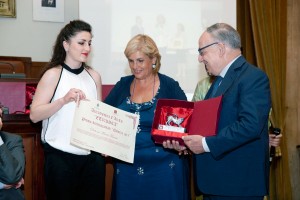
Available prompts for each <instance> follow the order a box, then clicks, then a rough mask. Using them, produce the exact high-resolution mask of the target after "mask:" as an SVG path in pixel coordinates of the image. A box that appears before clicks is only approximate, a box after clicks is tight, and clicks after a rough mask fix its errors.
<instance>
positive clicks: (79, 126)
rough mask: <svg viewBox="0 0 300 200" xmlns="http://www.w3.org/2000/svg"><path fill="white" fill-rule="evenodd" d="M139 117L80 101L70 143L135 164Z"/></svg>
mask: <svg viewBox="0 0 300 200" xmlns="http://www.w3.org/2000/svg"><path fill="white" fill-rule="evenodd" d="M138 122H139V116H138V115H136V114H132V113H129V112H126V111H123V110H120V109H117V108H115V107H112V106H110V105H107V104H105V103H103V102H101V101H97V100H88V101H80V105H79V106H78V107H77V108H76V110H75V115H74V120H73V128H72V135H71V144H73V145H76V146H79V147H81V148H85V149H89V150H92V151H96V152H99V153H102V154H106V155H109V156H111V157H114V158H117V159H120V160H123V161H125V162H129V163H133V158H134V148H135V136H136V131H137V125H138Z"/></svg>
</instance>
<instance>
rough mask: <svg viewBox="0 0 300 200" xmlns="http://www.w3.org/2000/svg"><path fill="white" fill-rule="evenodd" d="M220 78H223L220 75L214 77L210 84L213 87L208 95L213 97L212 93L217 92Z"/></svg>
mask: <svg viewBox="0 0 300 200" xmlns="http://www.w3.org/2000/svg"><path fill="white" fill-rule="evenodd" d="M222 79H223V78H222V76H217V77H216V79H215V80H214V82H213V85H212V87H213V88H212V91H211V95H210V97H214V95H215V94H216V92H217V89H218V87H219V85H220V84H221V81H222Z"/></svg>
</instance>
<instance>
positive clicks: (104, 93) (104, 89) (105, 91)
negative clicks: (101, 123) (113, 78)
mask: <svg viewBox="0 0 300 200" xmlns="http://www.w3.org/2000/svg"><path fill="white" fill-rule="evenodd" d="M114 86H115V85H102V100H104V99H105V98H106V96H107V95H108V94H109V92H110V91H111V89H112V88H113V87H114Z"/></svg>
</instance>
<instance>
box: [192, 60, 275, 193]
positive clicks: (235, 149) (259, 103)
mask: <svg viewBox="0 0 300 200" xmlns="http://www.w3.org/2000/svg"><path fill="white" fill-rule="evenodd" d="M210 93H211V89H210V90H209V91H208V93H207V95H206V98H208V97H209V96H210ZM219 95H223V100H222V110H221V114H220V120H219V124H218V132H217V136H213V137H207V138H206V142H207V145H208V147H209V149H210V153H203V154H199V155H195V156H194V158H195V160H194V161H195V164H196V166H195V167H196V171H195V173H196V181H197V186H198V189H199V190H200V191H202V192H203V193H205V194H213V195H220V196H264V195H266V194H267V193H268V182H269V144H268V142H269V140H268V126H267V121H268V114H269V110H270V107H271V97H270V88H269V79H268V77H267V76H266V74H265V73H264V72H263V71H261V70H260V69H259V68H257V67H255V66H252V65H251V64H249V63H248V62H247V61H246V60H245V58H244V57H243V56H240V57H239V58H238V59H237V60H236V61H235V62H234V63H233V64H232V65H231V66H230V68H229V69H228V71H227V73H226V75H225V77H224V79H223V80H222V83H221V85H220V86H219V88H218V90H217V92H216V94H215V96H219Z"/></svg>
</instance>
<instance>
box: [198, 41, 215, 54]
mask: <svg viewBox="0 0 300 200" xmlns="http://www.w3.org/2000/svg"><path fill="white" fill-rule="evenodd" d="M214 44H219V42H214V43H211V44H208V45H206V46H204V47H202V48H199V49H198V52H199V55H200V56H203V54H204V52H203V50H204V49H206V48H207V47H210V46H212V45H214Z"/></svg>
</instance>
